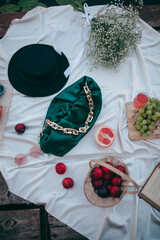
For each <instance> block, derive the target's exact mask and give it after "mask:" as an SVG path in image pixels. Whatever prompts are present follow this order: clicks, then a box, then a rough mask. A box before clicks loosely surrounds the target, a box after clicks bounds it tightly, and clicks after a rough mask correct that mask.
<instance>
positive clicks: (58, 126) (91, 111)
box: [40, 82, 94, 135]
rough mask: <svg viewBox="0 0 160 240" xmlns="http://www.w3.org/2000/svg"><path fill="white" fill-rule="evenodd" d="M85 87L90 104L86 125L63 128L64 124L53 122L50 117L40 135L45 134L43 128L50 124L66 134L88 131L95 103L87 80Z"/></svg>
mask: <svg viewBox="0 0 160 240" xmlns="http://www.w3.org/2000/svg"><path fill="white" fill-rule="evenodd" d="M83 89H84V92H85V94H86V97H87V99H88V105H89V113H88V116H87V119H86V121H85V126H84V127H80V128H79V129H78V130H76V129H73V128H63V127H62V126H60V125H58V124H57V123H55V122H52V121H50V120H49V119H46V121H45V125H44V127H43V129H42V132H40V135H43V130H44V129H45V128H46V126H47V125H48V126H50V127H51V128H53V129H54V130H58V131H63V132H64V133H66V134H73V135H79V133H86V131H87V129H88V128H89V123H91V122H92V120H93V114H94V112H93V109H94V103H93V99H92V94H91V91H90V89H89V87H88V85H87V82H85V86H84V87H83Z"/></svg>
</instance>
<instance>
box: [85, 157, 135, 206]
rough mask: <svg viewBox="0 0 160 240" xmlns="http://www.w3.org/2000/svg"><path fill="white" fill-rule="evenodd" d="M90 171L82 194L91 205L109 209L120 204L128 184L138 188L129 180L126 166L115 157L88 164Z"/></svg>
mask: <svg viewBox="0 0 160 240" xmlns="http://www.w3.org/2000/svg"><path fill="white" fill-rule="evenodd" d="M89 166H90V171H89V172H88V174H87V176H86V178H85V181H84V193H85V196H86V198H87V199H88V201H89V202H91V203H92V204H94V205H96V206H99V207H111V206H114V205H115V204H117V203H118V202H120V200H121V199H122V198H123V197H124V195H125V194H126V193H127V190H128V186H129V182H131V183H132V184H133V185H134V186H135V187H136V188H137V189H136V190H135V191H130V192H129V193H133V194H135V193H137V192H138V190H139V187H138V185H137V183H136V182H135V181H134V180H133V179H131V178H130V176H129V170H128V168H127V165H126V164H125V163H124V161H123V160H122V159H120V158H119V157H117V156H113V155H108V156H105V157H104V158H102V159H100V160H91V161H90V162H89Z"/></svg>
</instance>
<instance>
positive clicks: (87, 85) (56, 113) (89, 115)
mask: <svg viewBox="0 0 160 240" xmlns="http://www.w3.org/2000/svg"><path fill="white" fill-rule="evenodd" d="M101 107H102V95H101V90H100V88H99V86H98V85H97V83H96V82H95V81H94V80H93V79H92V78H90V77H87V76H84V77H82V78H81V79H79V80H78V81H76V82H75V83H73V84H72V85H71V86H69V87H67V88H65V89H64V90H63V91H62V92H60V93H59V94H58V95H57V96H56V97H55V98H53V100H52V101H51V103H50V106H49V108H48V111H47V114H46V117H45V121H44V125H43V129H42V132H41V134H40V147H41V149H42V151H43V152H45V153H50V154H54V155H56V156H61V157H62V156H64V155H65V154H66V153H68V152H69V151H70V150H71V149H72V148H73V147H75V146H76V145H77V143H78V142H79V141H80V140H81V139H82V138H83V137H84V136H85V134H86V133H87V132H88V131H89V130H90V129H91V128H92V126H93V124H94V123H95V121H96V119H97V117H98V115H99V113H100V111H101Z"/></svg>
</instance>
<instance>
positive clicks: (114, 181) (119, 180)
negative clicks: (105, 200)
mask: <svg viewBox="0 0 160 240" xmlns="http://www.w3.org/2000/svg"><path fill="white" fill-rule="evenodd" d="M111 182H112V185H117V186H119V185H121V183H122V178H121V177H120V176H114V177H113V178H112V181H111Z"/></svg>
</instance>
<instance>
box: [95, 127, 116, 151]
mask: <svg viewBox="0 0 160 240" xmlns="http://www.w3.org/2000/svg"><path fill="white" fill-rule="evenodd" d="M115 137H116V133H115V131H114V130H113V129H112V128H111V127H108V126H103V127H100V128H98V130H97V131H96V133H95V140H96V142H97V143H98V144H99V145H100V146H101V147H109V146H111V144H112V143H113V141H114V139H115Z"/></svg>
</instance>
